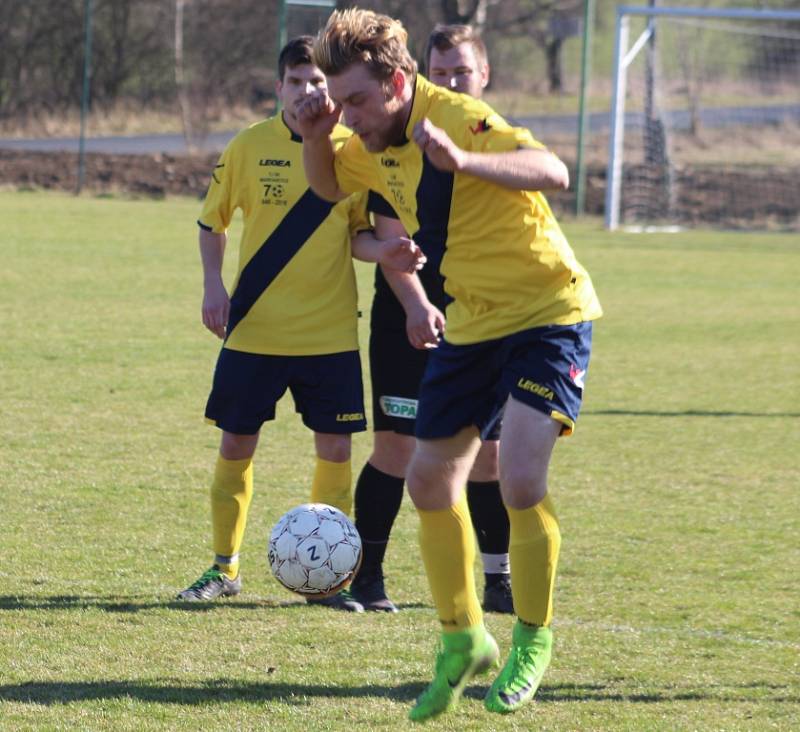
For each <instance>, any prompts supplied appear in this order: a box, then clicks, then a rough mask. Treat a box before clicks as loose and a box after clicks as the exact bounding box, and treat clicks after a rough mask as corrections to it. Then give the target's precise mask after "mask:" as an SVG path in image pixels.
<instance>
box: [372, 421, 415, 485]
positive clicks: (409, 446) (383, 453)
mask: <svg viewBox="0 0 800 732" xmlns="http://www.w3.org/2000/svg"><path fill="white" fill-rule="evenodd" d="M415 442H416V441H415V440H414V438H413V437H412V436H411V435H401V434H398V433H397V432H391V431H389V430H379V431H376V432H375V433H374V435H373V443H372V455H370V458H369V462H370V464H371V465H372V467H373V468H376V469H377V470H380V471H381V472H382V473H386V474H387V475H391V476H393V477H395V478H405V477H406V472H407V471H408V464H409V463H410V462H411V456H412V454H413V453H414V446H415Z"/></svg>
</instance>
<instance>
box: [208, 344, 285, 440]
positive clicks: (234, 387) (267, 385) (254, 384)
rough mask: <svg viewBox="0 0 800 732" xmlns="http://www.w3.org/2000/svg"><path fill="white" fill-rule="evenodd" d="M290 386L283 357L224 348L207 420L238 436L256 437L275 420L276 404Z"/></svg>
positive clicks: (218, 364) (210, 398)
mask: <svg viewBox="0 0 800 732" xmlns="http://www.w3.org/2000/svg"><path fill="white" fill-rule="evenodd" d="M286 387H287V364H286V359H285V357H283V356H269V355H264V354H260V353H244V352H242V351H234V350H232V349H229V348H223V349H222V350H221V351H220V354H219V358H218V359H217V365H216V368H215V370H214V380H213V384H212V387H211V393H210V394H209V397H208V401H207V403H206V410H205V416H206V420H207V421H208V422H210V423H212V424H215V425H216V426H217V427H219V428H220V429H222V430H224V431H225V432H230V433H231V434H234V435H256V434H258V431H259V430H260V429H261V425H262V424H263V423H264V422H266V421H269V420H272V419H274V418H275V405H276V403H277V402H278V400H279V399H280V398H281V397H282V396H283V394H284V393H285V391H286Z"/></svg>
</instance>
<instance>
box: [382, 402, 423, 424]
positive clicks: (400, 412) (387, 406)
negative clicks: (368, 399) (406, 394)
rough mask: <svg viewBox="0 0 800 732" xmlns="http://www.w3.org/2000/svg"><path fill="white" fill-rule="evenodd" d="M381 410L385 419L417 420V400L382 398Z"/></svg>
mask: <svg viewBox="0 0 800 732" xmlns="http://www.w3.org/2000/svg"><path fill="white" fill-rule="evenodd" d="M380 405H381V410H382V411H383V413H384V414H385V415H386V416H387V417H399V418H400V419H416V418H417V400H416V399H403V397H393V396H382V397H381V398H380Z"/></svg>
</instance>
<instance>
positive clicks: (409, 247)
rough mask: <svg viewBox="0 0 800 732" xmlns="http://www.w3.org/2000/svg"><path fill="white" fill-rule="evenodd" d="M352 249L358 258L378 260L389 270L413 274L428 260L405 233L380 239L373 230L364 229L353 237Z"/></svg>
mask: <svg viewBox="0 0 800 732" xmlns="http://www.w3.org/2000/svg"><path fill="white" fill-rule="evenodd" d="M403 234H405V232H403ZM351 249H352V252H353V256H354V257H355V258H356V259H360V260H361V261H362V262H376V263H377V264H379V265H380V266H381V267H383V268H384V270H387V271H388V270H394V271H397V272H406V273H409V274H412V273H414V272H416V271H417V270H420V269H422V267H423V266H424V264H425V262H426V261H427V259H426V257H425V255H424V254H423V253H422V250H421V249H420V248H419V247H418V246H417V245H416V244H415V243H414V242H413V241H412V240H411V239H409V238H408V237H407V236H404V235H403V236H393V237H392V238H390V239H378V238H377V237H376V236H375V235H374V234H373V233H372V232H371V231H362V232H360V233H359V234H358V235H356V236H354V237H353V241H352V243H351Z"/></svg>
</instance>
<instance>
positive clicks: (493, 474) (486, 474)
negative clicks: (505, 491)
mask: <svg viewBox="0 0 800 732" xmlns="http://www.w3.org/2000/svg"><path fill="white" fill-rule="evenodd" d="M499 475H500V442H499V440H484V441H483V442H482V443H481V449H480V450H478V455H477V456H476V457H475V463H474V464H473V466H472V470H471V471H470V474H469V479H470V480H474V481H477V482H479V483H488V482H490V481H494V480H497V479H498V477H499Z"/></svg>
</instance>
